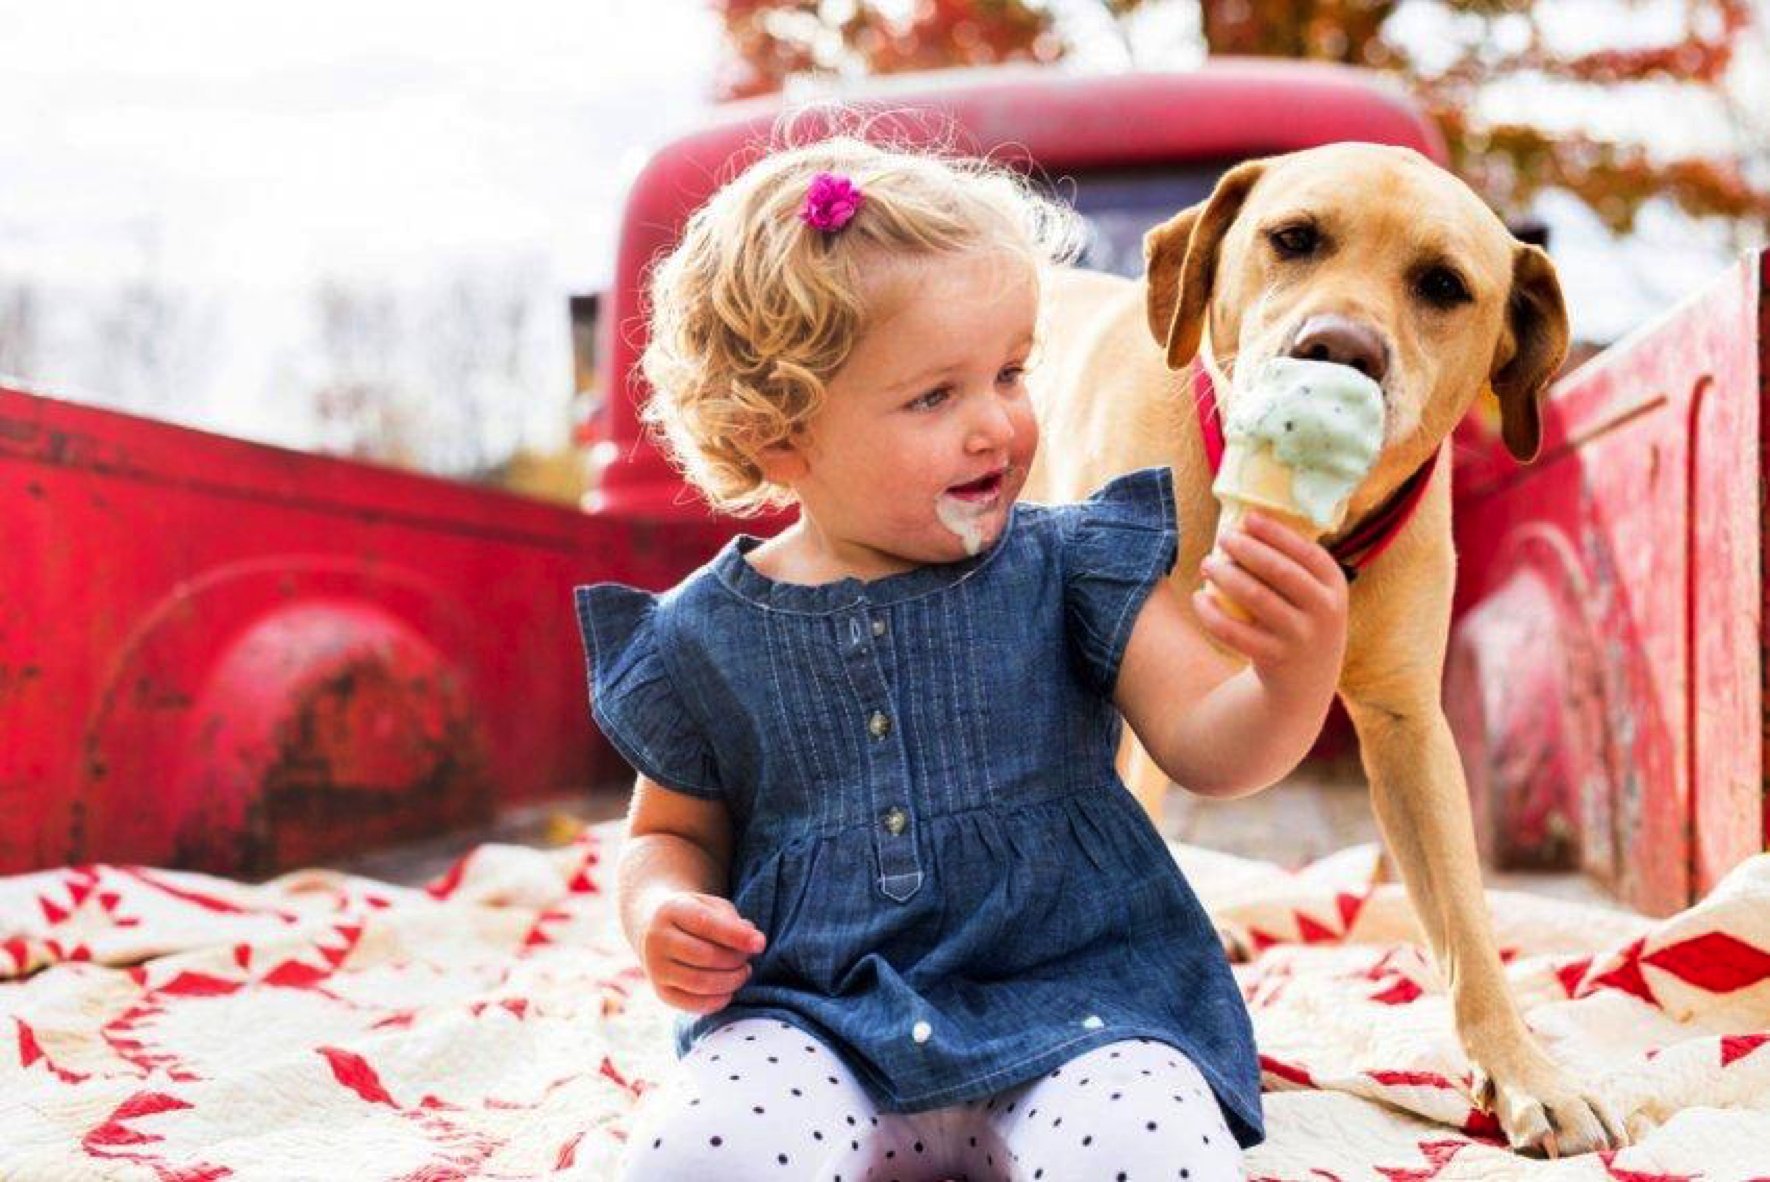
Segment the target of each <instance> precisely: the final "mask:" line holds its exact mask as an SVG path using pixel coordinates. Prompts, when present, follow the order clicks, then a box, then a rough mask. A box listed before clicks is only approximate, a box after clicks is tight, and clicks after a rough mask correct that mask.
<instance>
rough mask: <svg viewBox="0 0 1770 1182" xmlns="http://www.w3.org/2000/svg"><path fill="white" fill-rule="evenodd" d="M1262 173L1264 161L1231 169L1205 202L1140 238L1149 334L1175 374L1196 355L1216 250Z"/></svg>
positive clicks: (1214, 277) (1214, 264)
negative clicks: (1163, 347) (1160, 346)
mask: <svg viewBox="0 0 1770 1182" xmlns="http://www.w3.org/2000/svg"><path fill="white" fill-rule="evenodd" d="M1265 170H1266V162H1265V161H1264V160H1249V161H1247V162H1246V163H1245V164H1238V165H1236V166H1235V167H1234V168H1232V169H1230V170H1229V171H1228V172H1226V173H1224V174H1223V176H1222V178H1221V179H1219V180H1218V181H1217V187H1216V188H1215V189H1214V190H1212V192H1211V196H1210V199H1209V200H1208V201H1202V202H1200V203H1199V204H1197V205H1194V206H1192V207H1191V208H1190V209H1183V210H1181V211H1180V212H1179V213H1177V214H1175V215H1174V216H1173V217H1171V218H1169V219H1168V220H1167V221H1165V222H1163V223H1162V224H1161V225H1159V226H1157V227H1156V228H1155V229H1153V230H1151V231H1150V232H1149V233H1147V234H1145V235H1144V236H1143V261H1144V264H1145V266H1144V276H1143V278H1144V282H1145V283H1146V284H1147V285H1148V286H1147V288H1146V293H1147V301H1148V308H1149V331H1150V333H1151V334H1153V335H1154V337H1155V339H1156V341H1157V342H1159V343H1160V344H1163V345H1166V346H1167V349H1168V368H1169V369H1179V368H1180V367H1181V366H1182V365H1185V364H1186V363H1187V362H1188V361H1191V360H1192V355H1193V354H1194V353H1197V352H1198V342H1199V338H1200V336H1202V335H1203V331H1204V323H1205V313H1206V311H1207V309H1208V308H1209V307H1210V303H1211V285H1212V283H1213V282H1214V281H1215V280H1216V276H1217V248H1218V247H1219V246H1220V245H1222V242H1223V235H1224V234H1225V233H1227V232H1228V230H1229V227H1230V225H1231V224H1232V223H1233V222H1234V221H1235V215H1236V214H1238V213H1240V212H1241V207H1242V202H1243V201H1245V200H1247V196H1248V191H1249V190H1250V189H1252V188H1253V187H1254V182H1255V181H1257V180H1259V179H1260V174H1261V173H1262V172H1264V171H1265Z"/></svg>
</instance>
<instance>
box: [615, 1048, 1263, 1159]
mask: <svg viewBox="0 0 1770 1182" xmlns="http://www.w3.org/2000/svg"><path fill="white" fill-rule="evenodd" d="M682 1067H683V1068H684V1070H682V1071H681V1072H679V1073H678V1074H677V1076H676V1078H675V1079H674V1080H673V1081H672V1083H671V1085H670V1086H667V1087H666V1088H664V1089H662V1090H661V1091H660V1092H659V1093H657V1094H656V1095H653V1096H651V1097H649V1098H648V1099H647V1101H646V1103H645V1104H643V1105H642V1106H641V1109H640V1112H639V1114H638V1119H637V1121H636V1123H635V1126H634V1128H633V1131H632V1136H631V1139H630V1140H629V1141H628V1148H627V1159H626V1165H625V1173H624V1174H623V1178H625V1179H626V1182H705V1180H713V1182H752V1180H754V1179H768V1180H770V1182H799V1180H801V1179H807V1180H810V1179H815V1180H816V1182H893V1180H895V1182H938V1180H943V1179H963V1180H966V1182H1033V1180H1039V1182H1097V1180H1104V1182H1116V1180H1123V1182H1156V1180H1158V1179H1159V1180H1161V1182H1175V1180H1184V1182H1225V1180H1226V1179H1240V1178H1242V1177H1243V1173H1242V1159H1241V1149H1240V1147H1238V1146H1237V1145H1236V1143H1235V1138H1234V1137H1233V1136H1231V1135H1230V1132H1229V1128H1228V1126H1227V1125H1226V1124H1225V1123H1224V1121H1223V1114H1222V1112H1221V1110H1219V1108H1218V1107H1217V1101H1216V1098H1215V1097H1213V1096H1212V1095H1211V1090H1210V1088H1209V1087H1208V1086H1206V1084H1205V1081H1204V1077H1203V1076H1201V1075H1199V1073H1198V1068H1196V1067H1194V1066H1193V1064H1192V1062H1191V1060H1189V1059H1188V1058H1186V1056H1185V1055H1183V1054H1181V1053H1180V1052H1179V1051H1177V1050H1175V1049H1174V1048H1173V1047H1171V1046H1168V1045H1167V1044H1166V1043H1160V1042H1155V1041H1152V1040H1148V1039H1133V1040H1128V1041H1124V1042H1115V1043H1109V1044H1107V1045H1105V1046H1100V1047H1096V1048H1094V1049H1093V1050H1091V1051H1088V1052H1087V1053H1085V1054H1083V1055H1080V1056H1078V1057H1077V1058H1075V1059H1072V1060H1070V1061H1069V1062H1068V1063H1065V1064H1064V1065H1063V1066H1062V1067H1060V1068H1057V1069H1056V1070H1054V1071H1050V1072H1047V1073H1046V1074H1044V1075H1042V1076H1040V1077H1039V1078H1037V1079H1034V1080H1031V1081H1030V1082H1027V1083H1023V1084H1020V1085H1018V1086H1017V1087H1013V1088H1009V1089H1008V1090H1006V1091H1003V1092H999V1093H997V1094H996V1095H994V1096H991V1097H988V1098H986V1099H981V1100H972V1101H969V1102H966V1103H964V1104H955V1105H952V1106H950V1107H947V1108H940V1109H935V1110H932V1111H929V1112H916V1113H904V1114H891V1113H881V1112H879V1111H878V1110H876V1109H875V1108H874V1107H873V1105H872V1102H871V1101H870V1100H868V1098H867V1096H866V1093H865V1091H864V1090H862V1088H861V1086H860V1084H859V1082H858V1081H857V1080H856V1079H855V1078H854V1075H853V1073H852V1072H851V1071H850V1070H849V1069H848V1068H847V1066H846V1065H845V1064H843V1062H842V1061H841V1060H840V1059H839V1058H838V1057H837V1056H836V1055H834V1054H832V1053H831V1051H830V1049H829V1048H828V1047H827V1046H825V1045H824V1044H823V1043H821V1042H819V1041H818V1040H816V1039H814V1038H812V1037H810V1036H809V1035H807V1034H805V1033H804V1032H803V1031H801V1030H799V1029H797V1028H796V1027H792V1026H788V1025H786V1024H785V1023H782V1022H779V1021H775V1020H772V1019H742V1020H740V1021H737V1022H733V1023H732V1024H731V1025H729V1026H725V1027H722V1028H720V1029H719V1030H717V1031H715V1032H714V1033H712V1034H710V1035H708V1036H707V1037H706V1038H704V1039H702V1040H701V1041H700V1042H699V1043H697V1044H696V1045H695V1047H694V1049H693V1050H692V1051H690V1052H689V1054H688V1056H687V1057H686V1058H684V1059H683V1061H682Z"/></svg>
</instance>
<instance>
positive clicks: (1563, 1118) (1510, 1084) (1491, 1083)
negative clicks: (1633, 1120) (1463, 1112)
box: [1474, 1048, 1629, 1157]
mask: <svg viewBox="0 0 1770 1182" xmlns="http://www.w3.org/2000/svg"><path fill="white" fill-rule="evenodd" d="M1532 1050H1533V1051H1534V1050H1535V1048H1532ZM1527 1058H1528V1059H1530V1060H1534V1061H1532V1062H1527V1063H1526V1064H1524V1065H1523V1066H1522V1067H1521V1068H1520V1069H1518V1070H1516V1071H1515V1072H1507V1071H1506V1070H1505V1069H1504V1068H1502V1067H1499V1066H1497V1065H1496V1066H1495V1067H1494V1069H1493V1073H1492V1074H1489V1072H1488V1071H1487V1070H1485V1069H1484V1068H1483V1067H1482V1066H1480V1065H1477V1066H1476V1068H1475V1079H1474V1087H1475V1098H1476V1100H1477V1101H1479V1102H1480V1103H1481V1104H1482V1105H1483V1106H1485V1107H1486V1108H1488V1109H1489V1110H1490V1111H1492V1112H1493V1114H1494V1116H1495V1117H1496V1118H1497V1119H1498V1120H1499V1122H1500V1129H1501V1131H1503V1132H1504V1133H1505V1135H1506V1140H1507V1141H1508V1142H1509V1143H1510V1144H1511V1146H1512V1148H1513V1149H1516V1150H1520V1151H1522V1152H1527V1153H1542V1154H1546V1155H1547V1156H1549V1157H1571V1156H1573V1155H1574V1154H1578V1153H1594V1152H1597V1151H1599V1150H1605V1149H1621V1148H1623V1147H1624V1146H1625V1145H1627V1144H1628V1143H1629V1134H1628V1127H1627V1125H1625V1124H1624V1122H1623V1120H1622V1117H1621V1116H1620V1115H1619V1114H1618V1112H1617V1110H1616V1108H1615V1107H1614V1106H1613V1105H1612V1104H1611V1103H1610V1102H1608V1101H1607V1100H1605V1099H1604V1097H1602V1096H1600V1095H1598V1093H1597V1092H1596V1090H1594V1089H1592V1088H1589V1087H1582V1086H1581V1085H1579V1084H1578V1083H1576V1082H1574V1080H1573V1079H1572V1078H1571V1077H1570V1076H1569V1075H1568V1074H1567V1073H1566V1072H1565V1071H1563V1070H1561V1068H1559V1067H1557V1066H1556V1065H1555V1064H1554V1063H1553V1062H1551V1061H1550V1060H1549V1059H1548V1058H1547V1057H1546V1056H1543V1055H1542V1054H1541V1052H1540V1051H1537V1052H1535V1053H1534V1054H1531V1055H1529V1056H1527Z"/></svg>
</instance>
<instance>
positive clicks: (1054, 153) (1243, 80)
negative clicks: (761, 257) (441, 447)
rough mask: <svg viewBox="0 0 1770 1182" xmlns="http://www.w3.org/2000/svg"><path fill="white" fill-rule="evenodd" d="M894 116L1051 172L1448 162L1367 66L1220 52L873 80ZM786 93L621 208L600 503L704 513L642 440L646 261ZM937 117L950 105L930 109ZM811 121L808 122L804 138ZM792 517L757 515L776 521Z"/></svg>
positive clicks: (647, 514)
mask: <svg viewBox="0 0 1770 1182" xmlns="http://www.w3.org/2000/svg"><path fill="white" fill-rule="evenodd" d="M869 95H870V97H872V98H874V99H876V100H877V102H878V105H879V106H880V107H882V108H884V109H885V111H886V112H888V114H887V117H885V118H882V119H877V120H874V121H873V122H872V123H870V124H869V128H870V130H872V131H874V132H876V133H883V134H887V135H889V136H891V137H892V138H893V139H894V140H897V141H900V142H905V143H911V144H925V143H929V142H931V141H937V142H941V143H946V142H948V138H949V135H956V136H957V137H958V140H957V144H956V146H957V147H958V148H960V149H961V150H966V151H974V152H988V153H990V154H991V155H992V156H993V157H994V158H996V159H998V160H1006V161H1022V162H1031V163H1032V164H1033V165H1034V166H1035V168H1036V175H1043V176H1046V177H1049V178H1052V179H1057V178H1063V177H1068V176H1071V175H1074V174H1085V173H1087V172H1089V171H1091V170H1099V169H1126V168H1136V167H1149V166H1156V165H1172V164H1177V163H1182V162H1188V161H1221V162H1223V163H1225V164H1227V163H1230V162H1233V161H1235V160H1240V159H1245V158H1247V157H1250V156H1261V155H1267V154H1270V153H1276V152H1287V151H1292V150H1294V149H1299V148H1307V147H1313V146H1315V145H1317V144H1323V143H1329V142H1333V141H1336V140H1365V141H1370V142H1374V143H1391V144H1400V145H1403V146H1406V147H1412V148H1415V149H1417V150H1418V151H1421V152H1423V153H1425V154H1426V155H1428V156H1430V157H1431V158H1433V159H1435V160H1438V161H1441V162H1442V161H1443V160H1444V159H1445V149H1444V142H1443V139H1442V137H1441V136H1440V135H1439V133H1438V131H1437V129H1436V127H1435V126H1434V125H1433V124H1432V123H1431V122H1430V121H1428V120H1427V119H1426V118H1425V117H1424V116H1422V115H1421V114H1420V112H1419V111H1418V110H1417V109H1416V108H1415V107H1414V106H1413V105H1412V104H1411V103H1409V102H1408V101H1407V100H1406V99H1405V98H1403V97H1401V96H1399V95H1398V94H1397V93H1395V92H1394V91H1392V90H1391V89H1389V88H1387V87H1385V86H1384V85H1382V84H1381V83H1380V82H1379V81H1378V80H1377V77H1376V76H1375V75H1374V74H1372V73H1370V72H1367V71H1361V70H1355V69H1349V68H1345V67H1339V66H1328V65H1323V64H1320V63H1307V62H1280V61H1271V60H1256V59H1245V60H1238V59H1233V58H1229V59H1215V58H1214V59H1212V60H1211V61H1210V62H1208V63H1206V64H1205V65H1204V66H1203V67H1201V68H1199V69H1196V70H1188V71H1184V72H1172V73H1129V74H1119V75H1110V76H1094V77H1089V76H1084V75H1069V74H1064V73H1062V72H1059V71H1054V70H991V71H987V72H980V73H979V74H977V75H974V76H971V77H962V78H959V79H955V78H954V77H951V76H939V75H935V76H930V80H929V81H923V82H917V83H910V84H905V83H903V82H902V81H901V80H899V81H897V82H893V83H887V84H886V85H885V86H884V87H882V88H881V89H879V90H878V91H875V92H867V91H860V92H857V94H856V95H855V96H854V97H855V98H856V99H858V100H860V101H866V100H867V99H868V98H869ZM780 111H781V103H780V100H779V99H778V98H765V99H757V100H753V101H750V102H745V103H737V104H732V105H730V106H728V107H727V108H725V109H724V112H723V114H722V115H721V117H720V118H719V119H718V121H717V122H716V123H715V124H713V125H711V126H709V127H708V128H706V129H704V130H702V131H699V132H696V133H694V134H692V135H688V136H684V137H682V138H680V139H678V140H676V141H674V142H672V143H670V144H668V145H665V146H664V147H662V148H661V149H660V150H659V151H658V152H657V153H656V154H655V155H654V156H653V157H652V159H651V160H650V161H649V162H648V163H647V165H646V166H645V168H644V169H643V170H641V172H640V173H639V175H638V176H637V177H636V178H635V180H634V183H633V188H632V190H631V192H630V194H629V197H628V202H627V207H626V211H625V214H624V216H623V218H622V229H621V240H620V245H619V249H618V252H617V255H616V259H615V278H614V286H613V289H612V290H611V292H610V301H609V313H608V316H607V317H606V318H605V322H604V325H603V332H604V333H605V335H604V337H603V342H602V344H603V348H602V350H601V355H602V357H603V358H604V361H603V365H604V369H603V388H604V389H605V390H609V391H612V392H613V395H612V397H611V404H612V405H611V406H610V408H609V413H608V414H607V415H604V416H603V417H602V419H601V426H600V431H601V434H600V435H599V436H597V437H596V439H597V442H596V443H595V444H594V446H593V449H592V454H593V456H594V457H595V459H596V462H597V464H598V466H599V470H600V471H599V477H598V488H597V491H596V493H595V495H594V498H593V501H592V504H591V508H592V511H593V512H598V513H610V514H614V515H617V516H622V517H637V518H644V519H653V520H696V521H698V520H701V519H703V518H704V516H705V514H704V509H703V507H702V506H701V504H700V502H699V501H698V499H695V498H692V497H688V496H685V495H683V492H682V486H681V482H680V480H679V479H678V478H677V475H676V473H675V472H674V471H673V470H672V469H671V467H670V466H669V464H668V463H667V462H666V460H665V459H664V458H663V456H662V455H661V454H660V453H659V452H658V451H657V450H656V449H655V448H654V447H653V446H652V445H651V443H650V441H649V440H646V439H643V438H641V434H640V429H639V420H638V407H639V405H640V404H641V402H642V401H643V399H644V396H645V391H644V384H643V379H642V378H641V377H640V376H639V375H638V373H637V370H636V368H635V367H636V365H637V362H638V359H639V355H640V354H641V353H642V352H643V351H644V348H645V341H646V332H645V320H644V311H643V306H642V303H641V298H642V294H643V282H644V277H645V273H646V269H647V267H649V265H650V264H651V262H652V261H653V260H654V258H655V257H656V256H657V255H658V254H659V252H660V251H663V250H665V249H667V248H668V247H669V246H670V245H671V244H673V243H674V242H675V241H676V239H677V238H678V237H679V236H680V234H681V229H682V225H683V223H684V222H685V221H686V220H687V217H688V215H689V213H691V212H692V211H693V210H694V209H695V208H696V207H697V206H698V205H700V204H701V202H702V201H704V200H705V199H706V198H707V197H708V196H709V195H710V194H711V193H712V192H713V190H714V189H715V188H716V187H717V186H718V185H719V184H720V183H722V182H723V181H725V180H728V179H730V178H731V177H732V176H733V175H735V174H736V172H737V171H738V169H739V167H740V166H741V164H743V163H747V162H748V161H749V159H751V158H753V156H754V155H755V154H756V153H757V152H759V150H760V149H761V147H762V146H763V145H764V144H766V143H767V141H768V140H769V136H770V131H771V128H772V127H773V124H774V122H775V119H776V117H777V116H778V115H779V113H780ZM928 113H934V114H936V115H937V116H938V117H937V118H930V117H929V115H928ZM814 126H816V125H815V124H814V123H812V122H806V123H803V124H802V125H801V126H800V127H799V129H798V130H799V138H800V139H803V138H805V137H806V135H807V133H808V132H810V131H811V130H812V129H813V127H814ZM787 520H790V518H789V517H783V516H780V515H776V516H774V517H771V518H764V519H758V522H757V525H756V526H755V527H754V528H755V530H756V532H759V533H770V532H773V531H774V530H775V529H778V528H779V527H780V526H782V525H784V524H785V523H786V521H787Z"/></svg>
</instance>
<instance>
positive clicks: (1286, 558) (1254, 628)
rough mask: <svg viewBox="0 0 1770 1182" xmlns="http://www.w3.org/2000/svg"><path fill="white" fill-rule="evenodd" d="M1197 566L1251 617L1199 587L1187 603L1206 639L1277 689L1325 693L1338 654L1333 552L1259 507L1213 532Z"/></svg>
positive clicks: (1342, 604)
mask: <svg viewBox="0 0 1770 1182" xmlns="http://www.w3.org/2000/svg"><path fill="white" fill-rule="evenodd" d="M1220 545H1221V546H1222V549H1223V551H1224V553H1226V554H1227V555H1228V557H1227V558H1225V557H1224V556H1223V555H1222V554H1218V553H1216V552H1213V553H1212V554H1210V555H1209V556H1207V557H1206V559H1205V561H1204V564H1203V567H1204V573H1205V574H1206V575H1208V576H1209V577H1210V580H1211V582H1213V583H1215V584H1216V585H1217V587H1219V588H1220V589H1221V590H1222V591H1223V593H1224V594H1225V595H1227V596H1228V597H1229V598H1231V599H1233V600H1234V601H1235V602H1236V603H1238V604H1240V605H1241V606H1242V607H1243V608H1244V609H1245V610H1246V611H1247V613H1248V614H1249V615H1250V616H1252V617H1253V619H1252V620H1250V621H1249V622H1247V623H1243V622H1242V621H1240V620H1236V619H1232V618H1231V617H1229V616H1228V615H1226V614H1225V613H1224V612H1223V610H1222V609H1221V608H1219V607H1218V606H1217V604H1216V603H1215V602H1214V601H1213V600H1212V598H1211V596H1210V595H1209V594H1208V593H1207V592H1206V591H1205V590H1204V589H1203V588H1200V589H1199V590H1198V591H1196V592H1194V593H1193V597H1192V604H1193V610H1194V611H1195V612H1196V613H1197V614H1198V618H1199V623H1200V624H1202V625H1203V626H1204V629H1205V631H1206V632H1207V633H1209V634H1210V636H1211V637H1212V639H1214V640H1216V641H1217V642H1218V643H1219V644H1221V645H1223V646H1224V647H1225V648H1228V649H1230V650H1232V651H1234V652H1237V653H1240V654H1241V655H1242V656H1244V657H1246V658H1247V659H1248V661H1249V662H1250V663H1251V664H1252V665H1253V666H1254V669H1255V672H1256V673H1257V674H1258V676H1259V678H1260V680H1261V682H1263V683H1264V684H1265V685H1267V687H1268V688H1269V689H1271V690H1272V691H1273V692H1276V693H1279V694H1281V695H1283V696H1287V697H1288V696H1302V697H1309V698H1313V697H1317V696H1319V697H1323V698H1328V697H1331V696H1332V694H1333V689H1334V686H1335V685H1337V684H1338V683H1339V678H1340V666H1341V663H1342V662H1343V661H1344V660H1345V656H1346V608H1347V600H1348V598H1349V592H1348V590H1347V586H1346V575H1345V573H1344V572H1342V571H1341V570H1340V564H1339V563H1338V562H1335V561H1334V558H1333V555H1331V554H1329V553H1328V552H1327V550H1326V549H1324V548H1323V547H1322V546H1321V545H1319V544H1318V543H1315V542H1311V541H1309V540H1307V539H1305V538H1304V537H1302V536H1301V535H1299V534H1297V533H1296V532H1294V531H1293V530H1290V529H1287V528H1286V527H1285V526H1283V525H1280V524H1279V523H1278V522H1276V521H1274V520H1273V519H1272V518H1270V517H1267V516H1265V515H1263V514H1261V513H1250V514H1248V515H1247V517H1245V518H1243V520H1242V528H1241V529H1240V530H1234V531H1231V532H1230V533H1228V534H1225V535H1224V536H1223V537H1222V538H1221V539H1220Z"/></svg>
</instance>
